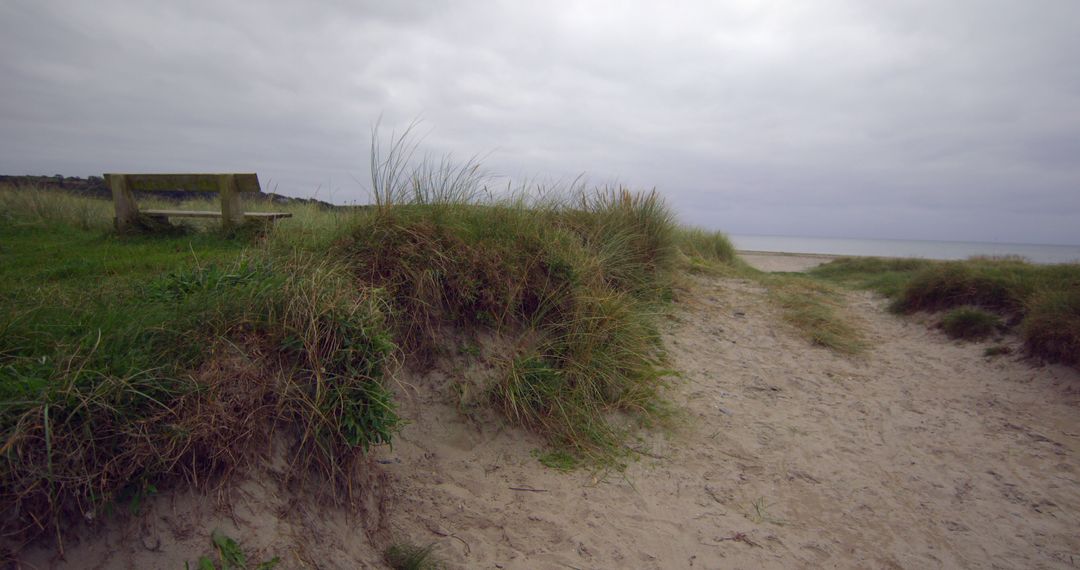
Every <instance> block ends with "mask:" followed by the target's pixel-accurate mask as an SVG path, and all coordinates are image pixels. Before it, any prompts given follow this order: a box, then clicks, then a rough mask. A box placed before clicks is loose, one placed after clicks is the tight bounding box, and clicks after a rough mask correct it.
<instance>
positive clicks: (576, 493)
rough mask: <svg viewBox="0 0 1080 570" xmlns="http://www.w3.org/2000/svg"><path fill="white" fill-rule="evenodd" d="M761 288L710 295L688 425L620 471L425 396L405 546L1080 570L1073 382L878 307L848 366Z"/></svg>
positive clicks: (700, 295) (689, 312) (413, 455)
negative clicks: (801, 332)
mask: <svg viewBox="0 0 1080 570" xmlns="http://www.w3.org/2000/svg"><path fill="white" fill-rule="evenodd" d="M761 293H762V292H761V291H759V290H758V289H757V286H756V285H754V284H751V283H748V282H740V281H711V280H700V281H698V282H697V283H696V291H695V292H694V294H693V295H692V296H691V298H690V299H688V300H686V301H685V302H684V305H683V310H682V311H680V313H679V317H678V320H677V322H675V323H672V326H671V330H670V332H669V333H668V338H667V342H668V346H670V347H671V351H672V356H673V357H674V361H675V363H676V364H677V365H678V367H679V368H680V369H681V370H682V371H683V372H684V374H685V377H684V379H683V380H681V381H680V382H679V383H678V384H677V385H676V387H675V389H674V390H673V391H674V393H675V398H676V399H677V400H678V401H679V402H680V403H682V404H684V405H685V407H686V409H687V411H688V412H689V419H690V422H689V426H688V427H687V428H686V429H685V430H684V431H682V432H681V433H677V434H674V435H673V436H672V437H670V438H662V437H654V438H651V441H650V444H651V447H650V455H649V456H646V457H644V458H643V459H642V460H641V461H640V462H638V463H636V464H634V465H633V466H632V467H631V468H630V469H629V470H628V471H627V473H626V474H625V477H623V476H619V475H614V474H609V475H608V476H607V477H602V478H600V479H599V480H597V479H594V478H593V477H591V476H589V475H588V474H584V473H574V474H570V475H561V474H558V473H554V472H552V471H550V470H546V469H537V467H536V462H535V460H534V459H532V458H530V457H529V455H528V449H529V447H530V445H528V444H526V445H522V443H521V436H520V434H518V433H510V432H508V431H506V430H503V431H499V430H493V429H491V428H489V427H484V424H480V425H477V424H470V423H469V422H466V421H464V420H462V419H460V418H459V417H458V416H456V415H455V414H454V413H452V412H451V411H449V410H445V409H440V408H439V406H438V405H436V404H435V403H434V402H423V403H421V405H420V406H419V407H417V408H414V409H412V410H411V411H412V412H413V413H416V414H418V417H422V418H423V419H422V420H421V421H418V422H417V423H416V424H414V425H412V426H410V428H408V429H407V430H406V432H405V434H404V437H403V438H402V439H403V441H402V443H400V444H398V446H397V447H396V450H395V454H396V455H397V456H399V457H401V458H402V463H401V464H400V466H399V467H396V473H395V477H396V484H395V485H393V488H394V489H395V492H396V494H397V497H398V501H397V509H396V512H395V514H394V515H393V516H392V517H391V520H392V521H393V525H394V530H395V532H396V533H398V534H400V535H403V536H412V537H415V539H416V540H418V541H421V542H423V541H438V544H439V551H440V552H441V553H442V554H443V556H445V557H446V558H447V559H449V560H451V561H453V562H454V563H456V564H460V565H461V566H463V567H480V568H490V567H496V568H497V567H500V566H501V567H505V568H567V567H570V568H683V567H693V568H740V567H745V568H758V567H772V568H799V567H801V568H816V567H822V566H827V567H839V568H956V567H969V568H1039V567H1072V565H1074V564H1076V565H1080V536H1078V535H1077V532H1076V529H1077V528H1080V525H1078V522H1080V484H1078V481H1077V479H1078V474H1077V471H1078V468H1080V463H1078V461H1077V451H1078V448H1080V414H1078V412H1080V410H1078V409H1077V404H1078V403H1080V377H1078V374H1076V372H1075V371H1072V370H1069V369H1064V368H1055V367H1044V368H1033V367H1031V365H1030V364H1029V363H1027V362H1017V361H1014V360H1011V359H1009V358H1005V359H998V360H993V361H988V360H986V359H985V358H983V357H982V356H981V354H982V347H981V346H979V345H970V344H956V343H953V342H950V341H948V340H947V339H945V338H944V337H942V336H940V335H939V334H938V333H936V332H933V331H932V330H929V329H928V328H927V327H926V326H925V325H923V324H920V323H917V322H907V321H904V320H901V319H898V318H896V317H894V316H891V315H889V314H887V313H885V312H884V310H883V307H882V302H881V301H879V300H876V299H874V298H872V297H871V296H870V295H869V294H854V295H852V304H853V310H854V311H855V313H856V315H857V316H858V317H859V318H860V319H861V320H862V321H863V324H864V326H866V327H868V329H869V330H871V331H873V333H872V335H871V338H872V340H873V342H874V344H875V348H874V349H873V350H872V351H871V353H870V354H868V355H867V356H866V357H865V358H864V359H854V360H853V359H849V358H844V357H839V356H835V355H833V354H831V353H829V352H827V351H825V350H822V349H817V348H812V347H810V346H807V344H806V343H805V342H803V341H801V340H799V339H797V338H796V337H795V336H794V335H792V334H791V333H790V332H789V331H788V330H787V329H786V328H785V327H784V326H783V325H781V324H778V323H779V322H780V321H779V319H778V318H777V316H776V315H775V314H773V310H772V308H771V307H770V306H768V305H767V304H766V303H765V302H764V300H763V299H762V298H761ZM433 410H439V411H438V412H436V413H434V414H432V411H433ZM533 445H536V444H533ZM514 488H517V489H537V490H538V491H536V492H533V491H520V490H515V489H514Z"/></svg>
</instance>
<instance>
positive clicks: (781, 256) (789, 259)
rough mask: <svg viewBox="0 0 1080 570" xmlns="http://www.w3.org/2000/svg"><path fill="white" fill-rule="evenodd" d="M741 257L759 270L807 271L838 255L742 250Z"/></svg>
mask: <svg viewBox="0 0 1080 570" xmlns="http://www.w3.org/2000/svg"><path fill="white" fill-rule="evenodd" d="M738 254H739V259H742V260H743V261H745V262H746V263H747V264H748V265H750V267H753V268H755V269H757V270H759V271H807V270H810V269H813V268H815V267H817V266H819V265H821V264H823V263H828V262H830V261H832V260H834V259H836V258H837V257H840V256H837V255H825V254H819V253H780V252H772V251H740V252H738Z"/></svg>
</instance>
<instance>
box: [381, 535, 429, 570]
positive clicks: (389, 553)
mask: <svg viewBox="0 0 1080 570" xmlns="http://www.w3.org/2000/svg"><path fill="white" fill-rule="evenodd" d="M434 550H435V545H434V544H429V545H428V546H416V545H414V544H410V543H407V542H401V543H397V544H393V545H391V546H390V547H389V548H387V549H386V552H385V553H383V558H385V559H386V563H387V564H388V565H389V566H390V568H393V570H437V569H439V568H442V567H443V564H442V563H441V562H439V560H438V558H436V557H435V554H434Z"/></svg>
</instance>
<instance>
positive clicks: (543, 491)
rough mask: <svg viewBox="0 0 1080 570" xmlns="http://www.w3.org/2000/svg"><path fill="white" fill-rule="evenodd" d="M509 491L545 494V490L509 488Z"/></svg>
mask: <svg viewBox="0 0 1080 570" xmlns="http://www.w3.org/2000/svg"><path fill="white" fill-rule="evenodd" d="M509 489H510V490H511V491H528V492H530V493H547V492H548V490H547V489H534V488H532V487H509Z"/></svg>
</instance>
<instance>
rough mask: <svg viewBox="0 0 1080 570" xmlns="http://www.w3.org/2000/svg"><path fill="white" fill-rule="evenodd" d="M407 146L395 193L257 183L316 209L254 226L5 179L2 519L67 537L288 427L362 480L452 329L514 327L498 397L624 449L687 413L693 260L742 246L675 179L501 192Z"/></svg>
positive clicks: (334, 489)
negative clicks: (328, 205) (677, 367)
mask: <svg viewBox="0 0 1080 570" xmlns="http://www.w3.org/2000/svg"><path fill="white" fill-rule="evenodd" d="M403 148H404V147H394V148H392V149H391V150H390V151H389V152H390V154H389V155H388V156H384V157H382V158H379V157H374V155H373V164H375V171H374V174H375V176H374V184H375V189H376V197H377V200H376V202H377V204H376V205H375V206H374V207H369V208H340V209H331V210H325V209H322V208H318V207H315V206H314V205H309V204H303V205H285V206H282V205H276V204H275V205H270V204H255V205H252V206H249V209H273V210H283V209H284V210H285V211H290V212H292V213H293V214H294V217H293V218H291V219H287V220H282V221H280V222H278V223H277V224H276V225H274V226H273V227H272V228H271V229H269V231H258V232H251V233H243V232H241V233H240V234H232V235H225V234H223V233H222V232H221V231H220V229H218V224H216V223H215V222H209V223H204V222H199V223H190V224H183V225H181V226H180V227H179V228H178V229H177V230H176V231H171V232H168V233H165V234H160V235H143V236H124V237H121V236H118V235H116V234H115V232H114V231H113V229H112V223H111V217H112V206H111V204H110V203H109V202H108V201H104V200H99V199H94V198H88V197H81V196H75V195H70V194H66V193H62V192H56V191H45V190H41V189H33V188H0V396H2V398H0V401H2V402H3V403H2V404H0V446H2V447H0V532H2V534H3V535H4V536H7V537H9V538H19V537H21V538H31V537H34V536H39V535H40V534H42V533H45V532H52V533H55V534H56V535H57V536H58V537H59V536H60V534H61V532H60V530H61V528H63V527H65V526H67V525H68V523H69V522H70V521H77V520H83V521H87V520H98V519H100V518H102V517H104V516H107V515H108V513H109V512H112V511H117V510H122V507H123V506H124V505H125V504H128V505H131V504H137V503H138V501H139V500H140V498H141V497H144V496H146V495H147V494H149V493H152V492H154V491H155V490H156V489H160V488H165V487H167V486H169V485H175V484H187V485H194V486H204V485H207V484H209V483H211V482H214V481H218V480H220V479H221V478H222V477H224V476H226V475H228V474H229V473H231V472H233V471H235V470H237V469H240V468H243V467H244V466H245V465H248V464H250V462H251V461H255V460H257V454H258V452H259V451H260V450H265V449H266V445H268V443H267V442H268V441H269V438H268V437H265V435H266V434H268V433H271V432H273V433H277V434H282V435H284V436H286V439H287V441H289V442H291V443H289V445H290V446H291V447H290V450H291V453H292V459H291V464H292V465H293V467H294V472H295V476H297V477H309V476H312V475H316V476H318V477H321V478H322V479H324V480H328V481H330V482H332V483H333V484H332V485H329V486H324V487H325V488H327V489H328V490H329V492H331V493H335V494H336V493H341V494H343V496H344V494H347V493H348V492H350V491H351V489H352V486H351V476H352V475H351V474H352V473H353V472H354V466H355V465H356V464H357V462H358V461H360V460H361V459H362V458H363V456H364V453H365V451H366V450H367V449H369V448H370V447H371V446H373V445H379V444H383V443H386V442H389V441H390V440H391V439H392V437H393V435H394V433H395V431H396V429H397V428H398V426H399V420H398V417H397V415H396V413H395V406H394V403H393V401H392V397H391V392H390V391H389V390H388V389H387V387H386V377H387V375H388V373H390V372H392V371H393V370H394V369H395V368H396V367H397V366H398V363H400V362H402V361H403V360H406V359H408V360H409V361H411V362H414V363H416V364H418V365H422V364H423V363H424V362H429V361H431V360H434V359H435V358H438V357H439V356H440V355H441V354H443V353H444V352H445V351H446V350H447V347H446V346H444V345H445V337H444V336H442V335H443V334H444V333H445V332H447V331H452V332H453V334H454V335H457V336H456V337H457V338H460V336H461V335H465V336H470V335H471V336H474V337H477V338H478V337H480V336H482V335H495V336H497V337H498V338H501V339H503V341H504V342H505V344H506V346H507V350H506V351H504V354H502V355H501V356H500V358H498V359H496V360H494V361H492V362H491V365H492V366H493V367H494V368H495V369H496V370H498V371H499V373H498V374H496V375H495V380H493V381H491V382H490V384H489V385H487V386H485V387H484V393H483V395H482V400H483V402H482V403H484V404H486V405H490V406H492V407H494V409H497V410H500V411H501V412H502V413H503V414H504V415H505V417H506V418H507V419H508V420H509V421H510V422H513V423H516V424H519V425H522V426H525V427H527V428H529V429H533V430H535V431H537V432H538V433H540V434H542V435H544V436H545V437H547V438H548V440H549V441H550V442H551V444H552V447H553V449H557V450H560V453H565V454H567V455H568V456H572V457H574V458H575V461H585V462H586V463H587V464H593V465H609V466H610V465H618V464H620V462H621V460H620V457H622V456H623V454H625V453H626V452H625V449H626V447H625V446H624V445H622V442H623V439H624V438H625V437H626V436H627V435H628V434H629V433H630V432H631V430H633V429H637V427H638V426H642V425H651V424H654V423H655V422H657V421H662V420H663V419H664V417H665V416H666V414H667V413H668V412H669V410H670V409H669V407H668V405H667V404H666V403H665V401H664V400H663V398H662V397H661V395H660V390H661V388H662V386H663V385H664V377H665V375H666V374H667V370H666V368H665V361H664V352H663V347H662V346H661V343H660V337H659V334H658V330H657V322H658V319H657V317H658V316H659V315H660V314H662V313H663V311H664V310H666V309H665V303H667V302H668V301H669V300H670V299H671V296H672V283H673V280H674V276H675V274H676V273H677V271H678V270H679V269H680V268H685V267H686V266H687V263H688V262H687V260H688V259H695V260H696V263H698V264H699V265H702V266H704V265H707V264H710V263H713V264H723V263H727V262H730V260H731V252H730V244H728V243H727V241H726V238H724V237H723V235H722V234H713V233H709V232H703V231H700V230H692V231H689V230H688V231H683V230H680V229H679V228H677V226H676V224H675V222H674V219H673V217H672V214H671V212H670V210H668V209H667V207H666V206H665V205H664V203H663V200H662V199H661V198H660V196H659V195H657V194H656V193H633V192H629V191H626V190H624V189H620V188H600V189H596V190H591V191H582V190H580V189H578V190H577V191H575V192H571V193H567V194H564V195H562V196H559V197H552V196H551V195H550V194H545V195H544V196H543V197H542V198H538V197H530V196H527V195H525V194H523V193H519V194H514V195H510V196H503V197H501V198H495V197H492V196H491V194H490V193H487V192H486V191H485V189H484V188H483V187H482V186H480V184H481V183H482V180H483V177H482V176H480V175H479V174H478V172H479V171H478V166H477V165H475V164H473V163H466V165H465V166H464V167H453V166H450V165H449V164H439V165H438V166H437V167H435V168H432V167H430V166H427V165H425V164H421V165H420V166H417V167H410V168H406V165H407V164H408V161H407V160H406V157H403V156H400V153H401V152H404V150H402V149H403ZM406 150H407V149H406ZM395 152H397V153H399V154H394V153H395ZM387 169H389V171H388V170H387ZM141 205H143V206H144V207H150V206H156V205H157V206H160V205H161V204H155V203H153V202H151V201H147V202H141ZM169 206H171V207H177V205H176V204H169ZM179 207H180V208H184V209H213V208H214V205H213V204H212V203H196V204H182V205H180V206H179ZM628 420H629V421H628Z"/></svg>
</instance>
